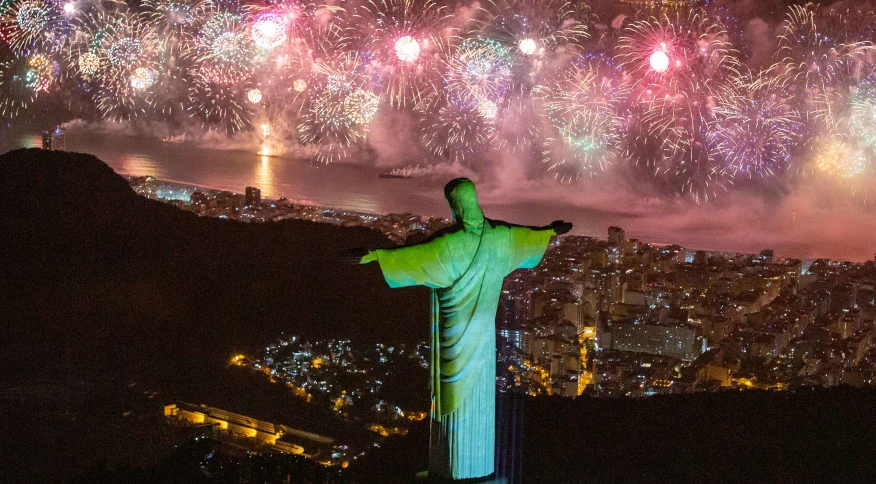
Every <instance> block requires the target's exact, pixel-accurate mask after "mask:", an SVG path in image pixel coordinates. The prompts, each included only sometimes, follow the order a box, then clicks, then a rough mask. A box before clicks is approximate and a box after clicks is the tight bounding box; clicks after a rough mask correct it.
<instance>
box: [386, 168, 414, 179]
mask: <svg viewBox="0 0 876 484" xmlns="http://www.w3.org/2000/svg"><path fill="white" fill-rule="evenodd" d="M377 176H379V177H380V178H413V176H414V170H413V169H412V168H396V169H394V170H391V171H386V172H383V173H380V174H378V175H377Z"/></svg>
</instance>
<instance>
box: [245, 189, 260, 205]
mask: <svg viewBox="0 0 876 484" xmlns="http://www.w3.org/2000/svg"><path fill="white" fill-rule="evenodd" d="M261 201H262V191H261V190H259V189H258V188H256V187H246V198H245V203H246V206H247V207H252V206H253V205H258V204H259V203H261Z"/></svg>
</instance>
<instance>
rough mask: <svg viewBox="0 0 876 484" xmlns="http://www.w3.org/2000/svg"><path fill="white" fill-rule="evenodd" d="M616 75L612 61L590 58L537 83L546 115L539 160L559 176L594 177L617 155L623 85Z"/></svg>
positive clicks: (621, 133)
mask: <svg viewBox="0 0 876 484" xmlns="http://www.w3.org/2000/svg"><path fill="white" fill-rule="evenodd" d="M616 74H617V73H616V72H615V68H614V67H613V66H610V65H606V64H604V63H599V62H589V63H584V64H581V65H576V66H573V67H572V68H570V69H569V70H568V72H567V73H566V74H565V76H564V77H563V79H562V80H560V81H559V82H556V83H554V84H553V85H550V86H539V87H537V88H536V91H535V94H536V97H537V99H539V103H540V105H541V109H542V110H543V112H544V113H545V120H546V126H545V128H544V132H546V133H547V135H546V137H545V140H544V144H543V148H544V149H543V152H542V155H543V158H542V161H543V162H544V163H545V165H546V166H547V167H548V170H549V171H552V172H554V173H555V175H556V177H557V178H558V179H560V180H563V181H571V180H573V179H577V178H578V177H580V176H581V175H585V176H593V175H595V174H598V173H601V172H603V171H605V170H606V169H607V168H608V167H609V166H611V165H612V164H613V163H614V162H615V161H616V160H617V159H618V157H619V155H620V153H621V151H622V143H623V137H624V131H625V126H624V121H623V118H622V116H621V112H620V103H621V102H622V100H623V99H624V98H625V97H626V95H627V90H628V85H627V84H626V83H625V82H623V81H622V80H621V79H622V78H621V77H620V76H617V75H616Z"/></svg>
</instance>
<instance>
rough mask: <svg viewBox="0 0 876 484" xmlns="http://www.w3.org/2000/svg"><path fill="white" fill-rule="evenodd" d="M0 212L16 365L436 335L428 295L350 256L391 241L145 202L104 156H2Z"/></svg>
mask: <svg viewBox="0 0 876 484" xmlns="http://www.w3.org/2000/svg"><path fill="white" fill-rule="evenodd" d="M0 210H2V216H0V246H2V247H3V250H2V254H0V272H2V276H0V277H2V279H3V281H4V284H3V285H2V288H0V298H2V302H3V307H4V312H5V313H6V318H7V321H9V322H11V323H12V324H9V325H6V327H5V328H4V330H5V331H9V333H8V334H5V335H3V336H4V338H3V341H5V342H7V343H9V342H15V344H13V345H9V348H6V350H7V351H3V352H2V353H3V354H2V357H0V358H2V359H3V363H5V365H4V366H7V367H8V366H9V365H11V366H20V365H30V364H32V365H35V366H37V367H39V368H40V369H42V370H44V371H51V372H55V371H57V370H58V368H59V367H60V368H62V369H63V368H70V367H71V366H72V367H76V368H83V369H86V370H90V369H95V370H98V369H99V370H102V371H109V368H118V369H119V370H121V371H124V372H125V373H131V372H133V373H137V372H140V371H143V370H150V369H154V370H160V371H164V369H166V368H174V367H176V365H178V364H180V361H179V360H180V359H189V360H191V359H197V360H202V361H209V362H211V363H213V364H217V363H218V364H224V363H226V362H227V360H228V358H229V357H230V356H231V355H232V354H233V353H234V352H236V351H238V350H240V351H245V350H250V349H252V348H253V347H254V346H256V345H260V344H262V343H264V342H266V341H268V340H270V339H272V338H275V337H277V336H278V335H279V333H280V331H286V332H287V334H290V333H297V334H300V335H302V336H304V337H305V338H324V337H338V338H349V339H353V340H357V341H374V340H378V341H384V342H399V341H402V342H403V341H423V340H425V339H426V337H427V335H428V296H427V292H426V291H425V289H419V290H418V289H410V290H390V289H389V288H388V287H387V286H386V284H385V283H383V280H382V277H381V276H380V272H379V269H378V268H377V267H370V266H365V267H355V266H347V265H344V264H342V263H341V262H340V260H339V256H340V255H341V254H342V253H343V250H344V249H347V248H350V247H356V246H371V247H377V246H389V245H391V244H390V243H389V242H388V241H387V240H386V239H385V238H384V237H382V236H381V235H380V234H378V233H376V232H374V231H371V230H368V229H365V228H347V227H337V226H333V225H328V224H318V223H312V222H307V221H297V220H286V221H281V222H273V223H259V224H246V223H240V222H236V221H230V220H223V219H216V218H201V217H197V216H195V215H194V214H191V213H189V212H185V211H182V210H179V209H177V208H175V207H172V206H169V205H165V204H162V203H160V202H156V201H152V200H148V199H145V198H143V197H140V196H137V195H136V194H135V193H134V191H133V190H132V189H131V188H130V187H129V186H128V183H127V182H126V181H125V180H124V179H123V178H122V177H121V176H119V175H117V174H116V173H114V172H113V171H112V170H111V169H110V168H109V167H107V166H106V165H105V164H103V163H102V162H101V161H99V160H98V159H96V158H95V157H93V156H90V155H84V154H73V153H61V152H50V151H43V150H36V149H30V150H17V151H12V152H9V153H6V154H4V155H2V156H0ZM163 358H170V360H169V361H166V360H163ZM150 367H155V368H150ZM34 371H38V370H37V368H34Z"/></svg>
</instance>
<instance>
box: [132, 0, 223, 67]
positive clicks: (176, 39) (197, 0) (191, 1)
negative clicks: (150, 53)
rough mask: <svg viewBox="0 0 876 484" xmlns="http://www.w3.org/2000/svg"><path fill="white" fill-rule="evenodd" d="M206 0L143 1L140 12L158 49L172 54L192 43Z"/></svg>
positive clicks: (205, 9)
mask: <svg viewBox="0 0 876 484" xmlns="http://www.w3.org/2000/svg"><path fill="white" fill-rule="evenodd" d="M208 5H209V3H208V0H143V3H142V6H143V8H144V12H143V15H144V16H145V18H146V19H147V21H148V23H149V24H150V25H152V26H153V28H154V30H155V34H156V36H157V38H158V42H159V45H160V47H161V50H162V51H164V52H165V53H166V54H167V55H175V54H178V53H181V51H185V50H187V49H189V48H191V46H192V41H193V40H194V35H195V32H196V29H197V26H198V24H200V23H201V22H202V21H203V19H204V15H205V14H206V13H207V8H208Z"/></svg>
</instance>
